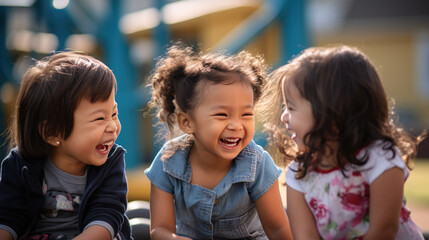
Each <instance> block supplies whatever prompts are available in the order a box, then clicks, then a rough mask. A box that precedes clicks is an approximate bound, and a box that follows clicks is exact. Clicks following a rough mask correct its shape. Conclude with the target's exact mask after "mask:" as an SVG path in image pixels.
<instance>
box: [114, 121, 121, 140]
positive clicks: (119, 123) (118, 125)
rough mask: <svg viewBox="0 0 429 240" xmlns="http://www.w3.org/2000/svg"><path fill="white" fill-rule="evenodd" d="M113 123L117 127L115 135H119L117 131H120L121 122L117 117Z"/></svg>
mask: <svg viewBox="0 0 429 240" xmlns="http://www.w3.org/2000/svg"><path fill="white" fill-rule="evenodd" d="M115 123H116V127H117V128H118V129H117V130H116V135H117V136H119V133H121V122H120V121H119V119H118V120H116V121H115Z"/></svg>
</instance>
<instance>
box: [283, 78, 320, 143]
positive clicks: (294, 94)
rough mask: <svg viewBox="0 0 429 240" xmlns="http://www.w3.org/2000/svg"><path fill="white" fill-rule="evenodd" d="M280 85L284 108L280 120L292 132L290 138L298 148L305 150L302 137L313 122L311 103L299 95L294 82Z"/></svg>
mask: <svg viewBox="0 0 429 240" xmlns="http://www.w3.org/2000/svg"><path fill="white" fill-rule="evenodd" d="M282 87H283V89H282V92H283V100H284V102H285V103H286V108H285V110H284V112H283V114H282V116H281V120H282V122H284V123H285V124H286V128H287V129H288V130H290V131H292V132H293V133H294V134H293V135H292V138H293V140H294V141H295V142H296V144H297V145H298V150H299V151H305V150H306V149H305V146H304V143H303V140H304V139H303V138H304V136H305V134H307V133H308V132H309V131H310V129H311V128H312V127H313V124H314V117H313V112H312V108H311V104H310V102H309V101H307V100H306V99H304V98H303V97H302V96H301V94H300V92H299V90H298V89H297V88H296V86H295V84H293V83H287V82H283V84H282Z"/></svg>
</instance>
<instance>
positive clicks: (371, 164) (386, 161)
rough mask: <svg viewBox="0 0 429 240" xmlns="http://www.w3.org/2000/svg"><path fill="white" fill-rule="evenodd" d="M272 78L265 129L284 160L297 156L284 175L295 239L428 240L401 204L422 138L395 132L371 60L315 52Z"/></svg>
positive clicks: (346, 51)
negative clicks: (282, 109) (269, 132)
mask: <svg viewBox="0 0 429 240" xmlns="http://www.w3.org/2000/svg"><path fill="white" fill-rule="evenodd" d="M271 77H272V81H271V82H270V85H271V86H270V87H269V88H268V89H269V90H267V95H269V96H271V97H270V98H267V99H266V102H264V105H265V106H271V108H266V111H265V113H266V114H270V116H268V117H267V119H268V120H270V122H271V124H270V125H267V127H268V128H267V129H269V130H271V136H272V137H273V139H275V140H277V144H278V145H279V146H280V150H281V152H283V153H284V154H285V155H284V156H285V157H286V158H291V157H293V155H294V154H295V155H296V156H295V157H296V159H295V161H293V162H291V164H290V165H289V166H288V170H287V172H286V184H287V209H288V215H289V217H290V222H291V228H292V233H293V235H294V237H295V239H319V238H320V237H321V238H322V239H395V236H396V239H423V236H422V233H421V232H420V230H419V229H418V228H417V226H416V225H415V224H414V222H412V221H411V218H410V212H409V211H408V210H407V209H406V208H405V205H404V201H403V198H404V196H403V188H404V182H405V180H406V179H407V177H408V175H409V171H408V169H407V167H408V166H409V163H410V160H411V159H412V158H413V157H414V156H415V151H416V145H417V143H418V141H419V140H420V138H412V137H411V136H409V135H407V134H406V133H405V132H404V131H403V130H402V129H400V128H398V127H396V126H395V125H394V123H393V121H392V120H391V115H390V110H389V103H388V100H387V98H386V94H385V92H384V89H383V86H382V83H381V81H380V79H379V76H378V74H377V72H376V70H375V68H374V66H373V65H372V64H371V62H370V61H369V59H368V58H367V57H366V56H365V55H364V54H362V53H361V52H359V51H358V50H357V49H354V48H350V47H347V46H338V47H332V48H309V49H307V50H305V51H304V52H303V53H302V54H300V55H299V56H298V57H296V58H295V59H293V60H292V61H291V62H290V63H288V64H287V65H285V66H283V67H280V68H279V69H278V70H276V71H274V72H273V73H272V75H271ZM279 93H280V94H281V93H282V95H283V101H284V103H285V104H286V108H285V110H284V112H283V113H282V115H281V117H280V116H279V115H280V114H278V113H280V112H281V111H279V108H280V106H281V101H282V100H281V97H278V96H279ZM275 99H278V101H277V103H276V102H273V101H274V100H275ZM274 111H277V113H275V112H274ZM276 114H277V116H275V115H276ZM277 119H279V120H281V122H282V123H281V124H280V122H279V121H278V120H277ZM276 126H277V127H278V128H276ZM286 133H289V134H291V138H292V139H294V141H295V142H296V148H293V146H292V144H291V142H292V141H291V140H290V138H288V135H285V134H286ZM421 137H422V136H421ZM402 159H404V160H405V162H404V161H402Z"/></svg>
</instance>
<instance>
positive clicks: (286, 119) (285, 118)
mask: <svg viewBox="0 0 429 240" xmlns="http://www.w3.org/2000/svg"><path fill="white" fill-rule="evenodd" d="M280 120H281V121H282V122H284V123H288V122H289V113H288V111H287V109H285V110H284V111H283V113H282V115H281V117H280Z"/></svg>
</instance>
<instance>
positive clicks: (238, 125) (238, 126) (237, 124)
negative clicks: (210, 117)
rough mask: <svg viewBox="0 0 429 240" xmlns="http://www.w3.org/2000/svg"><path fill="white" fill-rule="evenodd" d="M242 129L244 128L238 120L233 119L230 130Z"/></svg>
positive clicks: (229, 124) (229, 126)
mask: <svg viewBox="0 0 429 240" xmlns="http://www.w3.org/2000/svg"><path fill="white" fill-rule="evenodd" d="M242 128H243V125H242V124H241V122H240V121H239V120H237V119H231V120H230V121H229V123H228V129H230V130H241V129H242Z"/></svg>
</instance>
